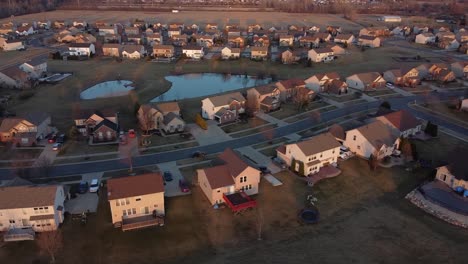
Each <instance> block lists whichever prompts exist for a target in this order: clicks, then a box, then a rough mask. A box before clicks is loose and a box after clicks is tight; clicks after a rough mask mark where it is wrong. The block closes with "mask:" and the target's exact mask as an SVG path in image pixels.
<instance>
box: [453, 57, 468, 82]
mask: <svg viewBox="0 0 468 264" xmlns="http://www.w3.org/2000/svg"><path fill="white" fill-rule="evenodd" d="M450 69H451V70H452V71H453V73H454V74H455V77H457V78H462V79H465V80H466V79H468V62H464V61H457V62H454V63H452V64H451V65H450Z"/></svg>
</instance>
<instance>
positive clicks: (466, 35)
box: [457, 31, 468, 43]
mask: <svg viewBox="0 0 468 264" xmlns="http://www.w3.org/2000/svg"><path fill="white" fill-rule="evenodd" d="M457 40H458V42H460V43H463V42H468V32H467V31H459V32H458V33H457Z"/></svg>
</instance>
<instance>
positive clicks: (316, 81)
mask: <svg viewBox="0 0 468 264" xmlns="http://www.w3.org/2000/svg"><path fill="white" fill-rule="evenodd" d="M339 79H340V75H339V74H338V73H336V72H328V73H318V74H315V75H312V76H311V77H309V78H307V79H306V80H305V81H304V82H305V84H306V87H307V88H309V89H311V90H313V91H314V92H316V93H319V92H322V90H323V87H324V86H325V84H326V83H327V82H329V81H331V80H339Z"/></svg>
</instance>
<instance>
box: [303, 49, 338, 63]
mask: <svg viewBox="0 0 468 264" xmlns="http://www.w3.org/2000/svg"><path fill="white" fill-rule="evenodd" d="M307 57H308V58H309V60H311V61H312V62H328V61H332V60H334V58H335V57H334V52H333V50H332V49H331V48H318V49H311V50H309V53H308V56H307Z"/></svg>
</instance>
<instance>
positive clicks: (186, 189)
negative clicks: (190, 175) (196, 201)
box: [179, 180, 190, 193]
mask: <svg viewBox="0 0 468 264" xmlns="http://www.w3.org/2000/svg"><path fill="white" fill-rule="evenodd" d="M179 188H180V191H181V192H183V193H187V192H190V189H189V187H188V186H187V184H186V183H185V182H184V181H183V180H179Z"/></svg>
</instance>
